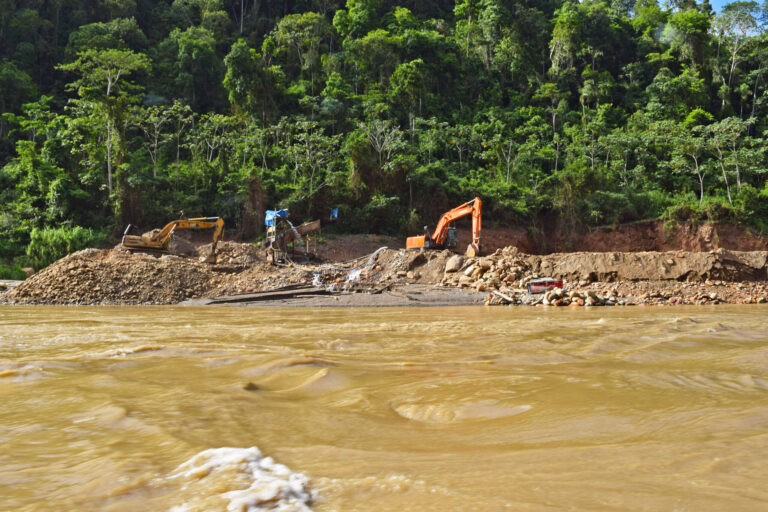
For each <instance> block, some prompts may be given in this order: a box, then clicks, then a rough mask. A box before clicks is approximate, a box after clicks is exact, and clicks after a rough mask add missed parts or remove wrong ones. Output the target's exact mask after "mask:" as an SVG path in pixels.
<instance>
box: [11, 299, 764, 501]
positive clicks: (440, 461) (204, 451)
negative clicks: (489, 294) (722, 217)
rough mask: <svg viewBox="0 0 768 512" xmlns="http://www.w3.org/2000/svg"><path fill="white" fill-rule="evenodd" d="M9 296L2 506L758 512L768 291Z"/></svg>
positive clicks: (761, 497) (761, 493)
mask: <svg viewBox="0 0 768 512" xmlns="http://www.w3.org/2000/svg"><path fill="white" fill-rule="evenodd" d="M563 309H567V310H562V309H557V310H544V309H541V308H522V307H520V308H505V307H498V308H484V307H453V308H408V309H400V308H379V309H375V308H370V309H281V308H264V309H261V308H214V307H209V308H191V307H189V308H184V307H147V308H144V307H124V308H112V307H97V308H86V307H72V308H63V307H62V308H59V307H3V308H0V411H1V413H2V415H1V416H0V446H1V447H2V449H1V450H0V510H3V511H6V510H7V511H54V510H55V511H62V510H66V511H131V512H134V511H140V510H148V511H149V510H152V511H166V510H167V511H174V512H192V511H219V510H220V511H247V510H251V511H258V510H280V511H307V510H314V511H317V512H323V511H350V510H359V511H429V510H435V511H454V510H457V511H464V510H467V511H470V510H477V511H496V510H514V511H556V510H557V511H559V510H585V511H587V510H588V511H603V510H605V511H609V510H611V511H612V510H615V511H625V510H633V511H723V510H739V511H752V510H754V511H758V510H759V511H762V510H766V509H768V463H767V462H766V461H767V460H768V321H767V320H766V318H767V317H766V313H768V308H766V307H763V306H717V307H704V308H694V307H691V308H686V307H676V308H669V307H656V308H641V307H635V308H595V309H586V310H585V309H581V308H579V309H576V310H573V309H571V308H563Z"/></svg>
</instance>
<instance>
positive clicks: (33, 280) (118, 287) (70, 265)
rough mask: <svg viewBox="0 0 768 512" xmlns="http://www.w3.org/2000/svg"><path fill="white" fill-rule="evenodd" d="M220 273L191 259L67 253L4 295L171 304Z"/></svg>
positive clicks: (207, 286) (26, 299) (46, 300)
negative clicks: (67, 254)
mask: <svg viewBox="0 0 768 512" xmlns="http://www.w3.org/2000/svg"><path fill="white" fill-rule="evenodd" d="M221 279H222V277H221V276H220V275H217V274H216V273H215V272H213V271H212V270H211V268H210V267H209V266H207V265H205V264H202V263H199V262H198V261H196V260H195V259H186V258H181V257H178V256H169V255H167V256H163V257H161V258H155V257H154V256H149V255H146V254H131V253H129V252H124V251H116V250H95V249H86V250H84V251H80V252H76V253H74V254H70V255H69V256H67V257H65V258H62V259H60V260H59V261H57V262H55V263H54V264H52V265H50V266H49V267H47V268H45V269H43V270H42V271H40V272H39V273H37V274H35V275H33V276H32V277H30V278H28V279H27V280H26V281H24V282H23V283H22V284H20V285H19V286H17V287H15V288H14V289H12V290H10V291H8V292H7V293H6V294H4V295H3V298H2V300H3V301H7V302H9V303H14V304H174V303H178V302H180V301H182V300H184V299H188V298H193V297H203V296H205V295H206V294H207V293H208V292H209V291H210V290H211V289H212V288H213V287H215V286H216V284H217V283H218V281H220V280H221Z"/></svg>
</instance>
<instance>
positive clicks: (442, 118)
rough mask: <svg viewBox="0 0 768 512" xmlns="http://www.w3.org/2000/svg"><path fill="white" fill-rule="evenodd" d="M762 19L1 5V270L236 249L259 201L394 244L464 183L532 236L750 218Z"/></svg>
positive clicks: (115, 2)
mask: <svg viewBox="0 0 768 512" xmlns="http://www.w3.org/2000/svg"><path fill="white" fill-rule="evenodd" d="M766 25H768V2H765V3H763V4H759V3H756V2H753V1H737V2H733V3H730V4H728V5H726V6H725V7H723V8H722V9H721V11H720V12H719V13H715V12H714V11H713V9H712V7H711V5H710V4H709V3H708V2H707V1H705V2H704V3H695V1H693V0H670V1H669V2H668V3H664V4H663V5H659V4H658V3H657V1H656V0H638V1H637V2H636V3H635V2H633V1H632V0H614V1H613V2H610V3H608V2H607V1H605V0H584V1H583V2H580V3H579V2H575V1H570V0H565V1H563V0H455V1H453V0H451V1H448V0H418V1H414V0H398V1H395V0H347V1H346V2H344V1H343V0H303V1H302V0H296V1H291V0H270V1H265V0H173V1H170V0H0V112H2V115H1V117H0V263H4V264H6V265H16V266H17V265H25V264H30V263H35V264H36V265H37V266H39V265H42V264H44V263H45V258H44V254H43V253H44V251H43V250H42V249H41V248H43V249H45V248H46V247H48V246H57V244H58V246H61V247H66V248H69V249H74V248H78V247H80V246H84V245H87V244H90V243H95V242H97V241H99V240H108V239H109V238H110V237H114V236H115V235H116V234H117V233H119V232H121V231H122V229H123V227H124V226H125V225H126V224H128V223H132V224H135V225H139V226H141V227H143V228H152V227H156V226H160V225H162V224H164V223H165V222H166V221H168V220H170V219H174V218H179V217H181V216H187V217H190V216H209V215H220V216H223V217H224V218H225V219H226V222H227V226H228V231H229V232H230V233H237V234H238V235H239V236H241V237H243V238H245V239H253V238H255V237H257V236H258V235H259V234H260V232H261V231H262V224H263V215H264V210H265V209H267V208H276V207H280V208H288V209H289V210H290V212H291V215H292V217H293V218H294V219H295V220H307V219H314V218H324V217H326V216H327V215H328V213H329V211H330V209H331V208H338V211H339V217H340V219H339V221H338V223H337V224H336V225H335V226H334V229H337V230H343V231H347V232H379V233H392V234H399V235H404V234H406V232H407V231H413V232H414V233H417V232H419V231H420V230H419V228H420V226H422V225H423V224H426V223H430V224H434V222H435V221H436V219H437V218H438V217H439V215H440V214H441V213H442V212H443V211H445V210H446V209H447V208H450V207H452V206H455V205H457V204H459V203H461V202H463V201H466V200H468V199H471V198H472V197H474V196H480V197H482V198H483V199H484V201H485V205H486V212H487V213H486V215H485V218H486V223H488V222H491V223H493V222H498V223H518V224H520V225H524V226H527V227H528V228H529V229H531V230H532V231H534V232H535V231H536V230H537V229H540V226H541V223H542V222H543V219H544V220H546V221H547V222H549V223H550V224H552V223H554V224H556V225H557V226H559V227H560V228H561V229H564V230H571V231H574V232H576V231H578V229H579V228H583V227H585V226H600V225H611V224H618V223H622V222H630V221H634V220H641V219H651V218H659V217H663V218H666V219H670V220H686V219H692V220H697V219H711V220H715V221H718V220H728V221H736V222H741V223H743V224H746V225H751V226H753V227H755V228H757V229H760V230H762V229H766V228H768V186H766V178H767V176H766V170H768V151H767V150H766V143H765V142H766V140H767V139H768V73H767V71H768V35H767V34H768V33H767V32H766ZM46 244H47V245H46ZM40 254H43V256H40ZM38 256H39V257H40V258H39V259H35V258H38ZM33 259H34V261H32V260H33Z"/></svg>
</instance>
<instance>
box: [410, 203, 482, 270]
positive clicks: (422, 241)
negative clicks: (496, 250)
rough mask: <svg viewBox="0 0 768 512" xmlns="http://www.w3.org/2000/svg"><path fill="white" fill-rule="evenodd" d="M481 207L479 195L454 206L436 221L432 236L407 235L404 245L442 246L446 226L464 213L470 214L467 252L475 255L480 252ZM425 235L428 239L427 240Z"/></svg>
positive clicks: (411, 246)
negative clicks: (470, 233)
mask: <svg viewBox="0 0 768 512" xmlns="http://www.w3.org/2000/svg"><path fill="white" fill-rule="evenodd" d="M482 208H483V202H482V201H481V200H480V198H479V197H476V198H474V199H473V200H472V201H467V202H466V203H464V204H462V205H460V206H457V207H456V208H454V209H452V210H450V211H448V212H446V213H444V214H443V216H442V217H440V221H439V222H438V223H437V227H436V228H435V231H434V232H433V233H432V236H431V237H429V235H428V234H425V235H420V236H412V237H408V239H407V240H406V244H405V245H406V247H408V248H415V247H427V248H432V247H434V248H443V247H445V243H446V235H447V233H448V227H449V226H450V225H451V223H452V222H453V221H455V220H456V219H459V218H461V217H464V216H466V215H470V214H471V215H472V243H470V244H469V247H467V253H468V254H470V255H472V256H475V255H478V254H480V232H481V231H482ZM427 237H429V238H430V240H427Z"/></svg>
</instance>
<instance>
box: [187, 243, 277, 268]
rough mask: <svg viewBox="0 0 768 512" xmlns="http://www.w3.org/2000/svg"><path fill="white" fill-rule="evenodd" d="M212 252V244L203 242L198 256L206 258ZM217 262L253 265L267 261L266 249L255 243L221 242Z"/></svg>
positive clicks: (198, 249)
mask: <svg viewBox="0 0 768 512" xmlns="http://www.w3.org/2000/svg"><path fill="white" fill-rule="evenodd" d="M209 254H211V244H203V245H200V246H198V247H197V256H198V257H200V258H205V257H206V256H208V255H209ZM216 262H217V263H219V264H229V265H253V264H256V263H265V259H264V251H263V250H260V249H258V248H256V247H255V246H254V245H253V244H239V243H237V242H230V241H226V242H219V245H218V247H216Z"/></svg>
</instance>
